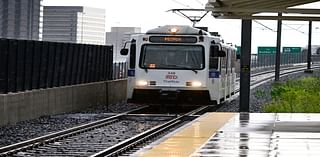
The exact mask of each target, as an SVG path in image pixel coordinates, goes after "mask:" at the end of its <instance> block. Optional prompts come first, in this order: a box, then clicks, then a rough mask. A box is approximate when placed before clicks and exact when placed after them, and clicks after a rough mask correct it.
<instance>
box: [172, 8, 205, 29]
mask: <svg viewBox="0 0 320 157" xmlns="http://www.w3.org/2000/svg"><path fill="white" fill-rule="evenodd" d="M168 11H172V12H173V13H180V14H181V15H182V16H184V17H186V18H187V19H189V20H190V21H191V22H192V27H195V26H196V23H197V22H200V21H201V20H202V18H204V17H205V16H206V15H207V14H208V12H209V11H207V10H205V9H170V10H168ZM184 12H205V13H203V14H202V15H201V16H190V15H187V14H186V13H184Z"/></svg>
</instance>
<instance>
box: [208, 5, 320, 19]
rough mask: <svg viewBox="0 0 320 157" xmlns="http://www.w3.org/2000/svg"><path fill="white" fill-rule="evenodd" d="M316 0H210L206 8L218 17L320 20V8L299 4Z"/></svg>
mask: <svg viewBox="0 0 320 157" xmlns="http://www.w3.org/2000/svg"><path fill="white" fill-rule="evenodd" d="M313 2H320V1H315V0H208V3H207V4H206V7H205V10H207V11H211V13H212V16H214V17H215V18H217V19H264V20H294V21H320V9H316V8H313V9H309V8H298V7H297V6H300V5H304V4H309V3H313Z"/></svg>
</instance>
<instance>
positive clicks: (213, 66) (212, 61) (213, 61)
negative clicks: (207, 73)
mask: <svg viewBox="0 0 320 157" xmlns="http://www.w3.org/2000/svg"><path fill="white" fill-rule="evenodd" d="M218 63H219V58H217V57H210V61H209V69H218V66H219V64H218Z"/></svg>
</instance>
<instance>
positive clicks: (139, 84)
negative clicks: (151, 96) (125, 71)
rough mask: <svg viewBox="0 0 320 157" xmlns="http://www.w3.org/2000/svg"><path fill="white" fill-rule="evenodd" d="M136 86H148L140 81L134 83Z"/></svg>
mask: <svg viewBox="0 0 320 157" xmlns="http://www.w3.org/2000/svg"><path fill="white" fill-rule="evenodd" d="M136 84H137V86H146V85H148V82H147V81H145V80H140V81H137V82H136Z"/></svg>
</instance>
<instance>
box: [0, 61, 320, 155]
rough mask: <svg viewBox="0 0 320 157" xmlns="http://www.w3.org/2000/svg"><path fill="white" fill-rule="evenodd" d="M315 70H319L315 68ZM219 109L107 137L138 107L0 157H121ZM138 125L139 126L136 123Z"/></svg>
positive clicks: (260, 76) (199, 110)
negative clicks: (124, 135)
mask: <svg viewBox="0 0 320 157" xmlns="http://www.w3.org/2000/svg"><path fill="white" fill-rule="evenodd" d="M314 68H319V67H315V66H314ZM281 70H284V69H281ZM303 70H305V67H302V68H298V69H297V67H292V68H291V67H289V68H285V70H284V71H282V72H281V75H288V74H291V73H294V72H301V71H303ZM273 72H274V71H273V70H270V71H266V72H262V73H257V74H253V75H252V78H253V79H252V80H253V81H252V83H251V86H257V85H259V84H262V83H264V82H265V81H270V79H272V78H273V75H272V74H269V73H273ZM264 75H265V76H264ZM255 77H257V78H255ZM218 107H219V106H202V107H200V108H197V109H195V110H193V111H191V112H188V113H185V114H182V115H179V114H176V115H175V116H174V115H168V116H164V115H145V116H149V117H156V119H159V117H162V120H163V121H162V122H163V124H161V125H160V124H158V123H157V124H156V125H158V126H157V127H152V126H150V128H152V129H148V128H146V129H145V130H142V133H136V135H135V136H133V137H124V138H118V137H116V136H119V137H120V136H121V135H120V134H121V131H120V134H117V133H115V135H114V136H115V137H113V139H116V140H115V141H110V138H108V137H110V136H108V135H106V132H108V129H110V128H112V127H115V126H116V125H115V126H113V124H118V125H119V123H120V124H121V123H122V125H128V124H129V123H132V118H133V117H141V114H139V115H138V114H132V113H134V112H137V111H139V110H142V109H143V108H139V109H135V110H132V111H128V112H125V113H121V114H118V115H115V116H112V117H109V118H106V119H102V120H99V121H96V122H92V123H89V124H85V125H81V126H78V127H75V128H71V129H67V130H64V131H61V132H57V133H53V134H49V135H46V136H42V137H38V138H35V139H32V140H28V141H25V142H20V143H17V144H14V145H10V146H6V147H2V148H0V156H62V155H63V156H68V155H69V156H90V155H91V156H118V155H120V154H124V153H125V152H128V151H129V152H130V150H132V149H134V148H136V147H137V146H141V145H144V144H145V143H148V142H150V141H151V139H153V138H156V137H158V136H160V135H162V134H164V133H166V132H168V131H170V129H171V130H172V129H174V128H177V127H179V126H181V125H182V124H184V123H186V122H189V121H190V120H192V119H194V118H196V117H198V116H199V115H198V114H201V113H204V112H206V110H210V111H214V110H215V109H212V108H218ZM144 118H145V117H144ZM160 119H161V118H160ZM169 119H171V120H169ZM145 120H146V119H143V120H141V121H145ZM138 121H139V120H138ZM164 121H167V122H164ZM137 125H139V123H137ZM129 130H130V129H129ZM122 131H124V130H122ZM125 131H126V130H125Z"/></svg>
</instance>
